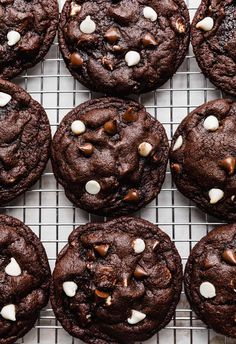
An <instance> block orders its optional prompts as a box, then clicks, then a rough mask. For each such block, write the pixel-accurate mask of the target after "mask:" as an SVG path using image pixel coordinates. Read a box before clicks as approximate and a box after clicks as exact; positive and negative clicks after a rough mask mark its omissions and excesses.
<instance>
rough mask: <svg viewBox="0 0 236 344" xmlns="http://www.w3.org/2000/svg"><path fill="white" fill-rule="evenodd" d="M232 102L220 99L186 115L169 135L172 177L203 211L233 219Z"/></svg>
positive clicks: (235, 124)
mask: <svg viewBox="0 0 236 344" xmlns="http://www.w3.org/2000/svg"><path fill="white" fill-rule="evenodd" d="M235 135H236V103H235V102H233V101H230V100H225V99H220V100H214V101H211V102H209V103H207V104H204V105H202V106H200V107H198V108H197V109H196V110H194V111H193V112H192V113H191V114H190V115H188V116H187V117H186V118H185V119H184V120H183V122H182V123H181V124H180V126H179V127H178V129H177V130H176V132H175V135H174V137H173V142H172V146H171V151H170V160H171V170H172V175H173V179H174V181H175V184H176V186H177V188H178V189H179V191H181V192H182V193H183V194H184V195H185V196H186V197H188V198H190V199H191V200H193V201H194V202H195V203H196V204H197V206H199V207H200V208H201V209H202V210H204V211H205V212H207V213H209V214H212V215H214V216H216V217H219V218H222V219H224V220H228V221H234V220H236V173H235V172H236V169H235V168H236V141H235Z"/></svg>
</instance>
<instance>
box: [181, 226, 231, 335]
mask: <svg viewBox="0 0 236 344" xmlns="http://www.w3.org/2000/svg"><path fill="white" fill-rule="evenodd" d="M235 276H236V225H235V224H232V225H226V226H221V227H218V228H216V229H214V230H213V231H212V232H210V233H209V234H208V235H207V236H205V237H204V238H203V239H202V240H201V241H200V242H198V243H197V245H196V246H195V247H194V249H193V250H192V252H191V254H190V256H189V259H188V262H187V265H186V269H185V291H186V295H187V297H188V300H189V302H190V304H191V306H192V308H193V310H194V312H195V313H196V314H197V316H198V317H199V318H200V319H201V320H202V321H204V322H205V323H206V324H207V325H208V326H209V327H211V328H213V329H214V330H215V331H216V332H219V333H222V334H224V335H226V336H229V337H235V338H236V318H235V317H236V302H235V293H236V277H235Z"/></svg>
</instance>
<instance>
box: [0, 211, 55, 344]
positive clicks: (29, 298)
mask: <svg viewBox="0 0 236 344" xmlns="http://www.w3.org/2000/svg"><path fill="white" fill-rule="evenodd" d="M0 252H1V254H0V255H1V259H0V278H1V283H0V294H1V300H0V344H12V343H15V342H16V340H17V338H20V337H23V336H24V335H25V334H26V333H27V332H28V331H29V330H30V329H31V328H32V327H33V326H34V323H35V322H36V320H37V318H38V316H39V312H40V310H41V309H42V308H43V307H44V306H46V304H47V302H48V299H49V289H50V281H51V273H50V268H49V264H48V260H47V256H46V253H45V250H44V248H43V246H42V244H41V242H40V240H39V239H38V237H37V236H36V235H35V234H34V233H33V232H32V231H31V229H30V228H29V227H27V226H26V225H24V224H23V223H22V222H21V221H19V220H17V219H15V218H13V217H10V216H6V215H0Z"/></svg>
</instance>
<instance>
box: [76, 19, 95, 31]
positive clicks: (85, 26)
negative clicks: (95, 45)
mask: <svg viewBox="0 0 236 344" xmlns="http://www.w3.org/2000/svg"><path fill="white" fill-rule="evenodd" d="M95 30H96V24H95V23H94V21H93V20H92V19H91V17H90V16H87V17H86V18H85V19H84V20H83V21H82V22H81V24H80V31H82V32H83V33H88V34H89V33H93V32H94V31H95Z"/></svg>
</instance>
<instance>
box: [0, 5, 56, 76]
mask: <svg viewBox="0 0 236 344" xmlns="http://www.w3.org/2000/svg"><path fill="white" fill-rule="evenodd" d="M58 16H59V12H58V3H57V1H56V0H50V1H47V0H34V1H33V0H20V1H18V0H7V1H1V5H0V18H1V20H0V42H1V43H0V44H1V49H0V77H1V78H3V79H11V78H13V77H15V76H17V75H18V74H20V73H21V72H22V71H24V70H25V69H26V68H30V67H33V66H34V65H36V64H37V63H38V62H39V61H41V60H42V59H43V57H44V56H45V55H46V53H47V52H48V50H49V48H50V46H51V44H52V43H53V40H54V37H55V35H56V31H57V26H58Z"/></svg>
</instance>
